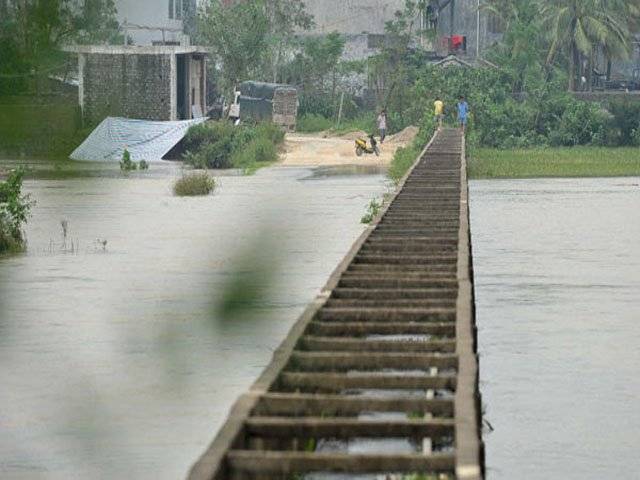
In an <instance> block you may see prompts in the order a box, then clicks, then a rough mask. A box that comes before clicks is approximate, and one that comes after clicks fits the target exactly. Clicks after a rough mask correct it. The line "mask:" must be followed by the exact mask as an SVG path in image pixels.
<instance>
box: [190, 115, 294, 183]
mask: <svg viewBox="0 0 640 480" xmlns="http://www.w3.org/2000/svg"><path fill="white" fill-rule="evenodd" d="M283 142H284V131H283V130H282V129H280V128H279V127H278V126H276V125H274V124H273V123H269V122H263V123H259V124H258V125H255V126H248V125H239V126H234V125H233V124H231V123H229V122H206V123H202V124H199V125H195V126H193V127H191V128H190V129H189V131H188V133H187V136H186V137H185V147H186V150H187V153H186V154H185V155H184V161H185V162H186V163H187V164H189V165H191V166H192V167H194V168H241V169H243V170H245V171H249V172H250V171H253V170H255V169H256V168H259V167H261V166H264V165H268V164H269V163H270V162H275V161H276V160H277V159H278V148H279V146H280V145H282V143H283Z"/></svg>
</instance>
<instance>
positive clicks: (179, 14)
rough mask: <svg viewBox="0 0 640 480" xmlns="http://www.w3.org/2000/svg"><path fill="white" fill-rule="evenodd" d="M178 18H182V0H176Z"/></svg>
mask: <svg viewBox="0 0 640 480" xmlns="http://www.w3.org/2000/svg"><path fill="white" fill-rule="evenodd" d="M176 18H177V19H178V20H180V19H181V18H182V0H176Z"/></svg>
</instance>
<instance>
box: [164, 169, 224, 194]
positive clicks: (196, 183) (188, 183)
mask: <svg viewBox="0 0 640 480" xmlns="http://www.w3.org/2000/svg"><path fill="white" fill-rule="evenodd" d="M215 187H216V181H215V179H214V178H213V177H212V176H211V175H209V174H208V173H206V172H195V173H188V174H186V175H184V176H183V177H181V178H179V179H178V180H176V183H175V184H174V185H173V193H174V194H175V195H176V196H178V197H195V196H199V195H209V194H210V193H211V192H213V190H214V189H215Z"/></svg>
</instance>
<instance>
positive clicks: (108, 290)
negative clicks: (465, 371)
mask: <svg viewBox="0 0 640 480" xmlns="http://www.w3.org/2000/svg"><path fill="white" fill-rule="evenodd" d="M178 175H179V169H178V167H177V166H176V165H173V164H164V165H158V164H153V165H152V170H151V171H150V172H148V173H144V174H143V173H138V174H134V175H131V176H129V177H123V176H122V175H121V174H120V173H119V172H117V171H116V170H113V169H100V170H98V171H95V170H94V169H87V171H82V172H81V174H79V175H76V174H73V175H69V174H68V172H66V173H65V172H63V173H61V172H53V173H50V174H47V175H42V176H43V177H46V178H45V179H41V180H37V181H28V182H27V184H26V187H27V190H28V191H29V192H30V193H31V194H32V195H33V197H34V199H35V200H37V202H38V203H37V206H36V207H35V209H34V212H33V213H34V215H33V217H32V219H31V220H30V223H29V226H28V228H27V235H28V239H29V249H28V252H27V253H26V254H24V255H19V256H14V257H9V258H3V259H1V260H0V385H1V386H2V387H1V388H0V477H2V478H3V479H5V478H6V479H40V478H43V479H44V478H46V479H63V478H64V479H75V478H135V479H176V478H183V477H184V476H185V474H186V472H187V469H188V468H189V466H190V465H191V463H192V462H193V461H194V460H196V458H197V456H198V455H199V454H200V453H201V452H202V451H203V450H204V448H205V447H206V445H207V444H208V442H209V441H210V440H211V439H212V438H213V435H214V433H215V431H216V430H217V428H218V427H219V426H220V425H221V424H222V422H223V421H224V419H225V417H226V414H227V412H228V409H229V407H230V406H231V404H232V403H233V401H234V400H235V398H236V397H237V396H238V395H239V394H240V393H242V392H244V391H245V390H246V389H247V387H248V386H249V385H250V384H251V383H252V382H253V381H254V380H255V378H256V377H257V376H258V375H259V373H260V372H261V371H262V369H263V368H264V366H265V365H266V364H267V363H268V362H269V360H270V357H271V353H272V351H273V349H274V348H276V347H277V345H278V344H279V342H280V341H281V340H282V339H283V338H284V336H285V335H286V333H287V332H288V330H289V328H290V326H291V325H292V323H293V322H294V321H295V319H296V317H297V316H298V314H299V313H300V312H301V311H302V309H303V308H304V307H305V306H306V304H307V303H308V302H309V301H310V300H311V299H312V298H313V296H314V295H315V294H316V292H317V291H318V289H319V288H320V287H321V286H322V285H323V284H324V283H325V281H326V279H327V278H328V276H329V274H330V273H331V271H332V270H333V268H334V267H335V266H336V265H337V264H338V262H339V261H340V259H341V258H342V257H343V256H344V254H345V253H346V252H347V250H348V249H349V247H350V246H351V244H352V243H353V241H354V240H355V238H356V237H357V236H358V235H359V234H360V232H361V231H362V229H363V227H362V226H361V225H360V224H359V219H360V217H361V216H362V214H363V213H364V209H365V205H366V204H367V203H368V202H369V200H370V199H371V198H373V197H380V196H381V195H382V194H383V193H385V192H386V191H387V188H388V186H387V183H386V181H385V179H384V177H383V175H382V174H381V173H380V172H377V171H362V170H329V171H327V170H316V171H313V170H309V169H287V168H271V169H266V170H262V171H260V172H258V173H257V174H256V175H255V176H252V177H239V176H224V177H221V178H219V187H218V189H217V192H216V193H215V194H214V195H213V196H210V197H205V198H191V199H181V198H175V197H173V196H172V194H171V184H172V182H173V179H174V178H175V177H176V176H178ZM639 183H640V180H638V179H590V180H573V179H571V180H568V179H567V180H523V181H482V182H472V184H471V199H472V205H471V207H472V208H471V212H472V234H473V248H474V262H475V280H476V295H477V299H476V300H477V307H478V308H477V315H478V325H479V339H480V350H481V370H480V371H481V382H482V383H481V389H482V393H483V401H484V408H485V409H486V419H487V420H488V422H490V424H491V425H492V426H493V428H494V431H493V432H491V433H488V432H486V435H485V442H486V445H487V456H486V457H487V465H488V478H489V479H527V480H528V479H534V480H535V479H545V480H548V479H549V478H576V479H577V478H579V479H594V480H595V479H602V478H625V479H626V478H634V477H635V476H636V473H637V472H638V471H640V455H638V454H637V444H638V440H639V438H640V437H639V434H638V432H640V413H639V412H640V409H639V408H638V405H639V400H640V380H639V379H640V376H639V375H638V372H637V370H638V367H640V347H639V345H640V327H639V326H638V323H637V319H638V313H639V309H638V300H639V299H640V250H639V249H638V248H637V244H638V239H640V222H638V219H639V218H640V216H639V215H638V211H640V187H639V186H638V184H639ZM63 219H64V220H66V221H67V222H68V235H67V240H66V241H63V238H62V229H61V221H62V220H63ZM98 240H100V241H98ZM105 240H106V245H105V244H104V241H105ZM247 259H249V260H247ZM264 259H268V261H267V262H265V261H264ZM256 265H257V266H256ZM239 279H240V283H239V284H240V285H241V286H242V289H243V292H241V294H240V297H237V295H238V292H235V294H236V297H234V295H231V299H232V300H233V298H236V300H237V298H240V299H243V298H244V297H242V294H243V293H246V291H248V292H249V293H251V294H253V295H254V296H255V298H256V302H255V303H256V305H257V308H256V309H254V310H252V311H250V312H242V311H240V312H238V311H237V309H234V306H235V307H237V304H238V303H243V302H235V303H234V302H233V301H229V299H228V298H227V297H228V296H229V295H228V292H229V291H231V292H232V294H233V292H234V285H236V284H237V282H238V281H239ZM230 285H231V287H230ZM225 298H226V300H227V301H226V303H225V302H223V300H225ZM245 303H246V302H245ZM221 304H224V305H226V307H225V308H220V305H221Z"/></svg>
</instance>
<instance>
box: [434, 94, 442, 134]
mask: <svg viewBox="0 0 640 480" xmlns="http://www.w3.org/2000/svg"><path fill="white" fill-rule="evenodd" d="M433 106H434V108H435V110H434V111H435V118H436V123H437V124H438V130H441V129H442V121H443V120H444V102H443V101H442V100H440V96H437V97H436V101H435V102H433Z"/></svg>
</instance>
